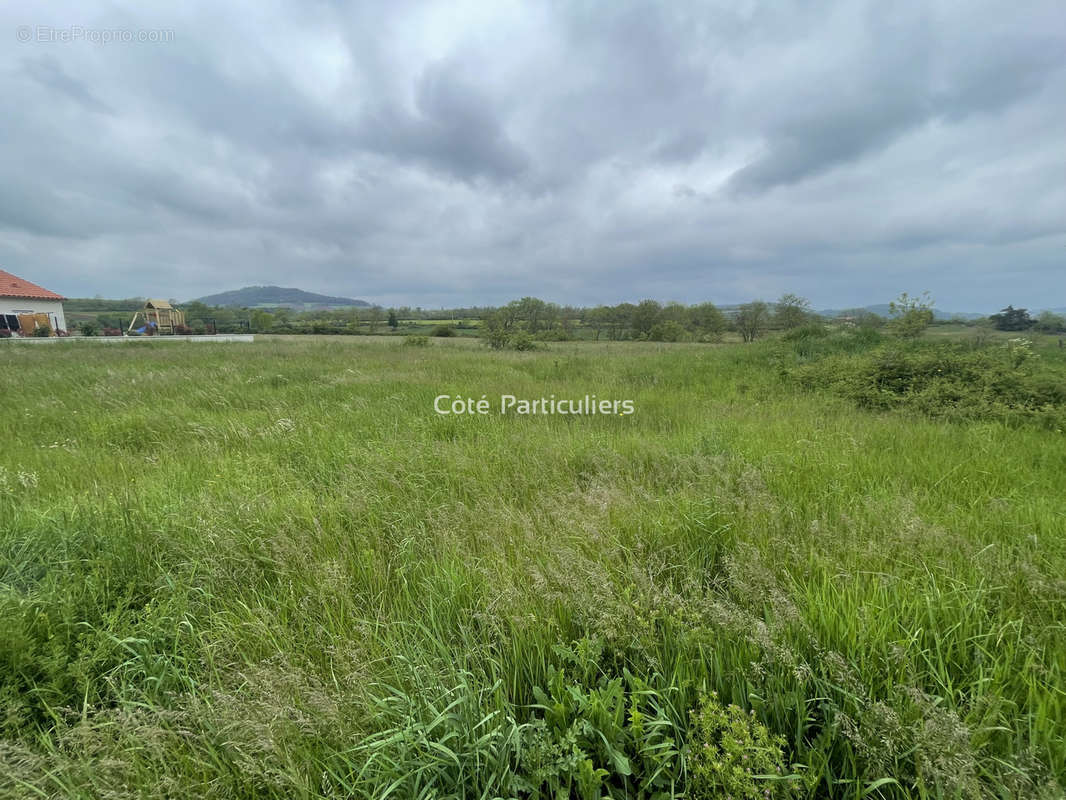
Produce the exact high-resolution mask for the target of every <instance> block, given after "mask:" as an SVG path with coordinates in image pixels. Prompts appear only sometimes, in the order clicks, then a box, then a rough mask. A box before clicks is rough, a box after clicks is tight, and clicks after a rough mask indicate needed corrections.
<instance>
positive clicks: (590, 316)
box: [584, 306, 611, 341]
mask: <svg viewBox="0 0 1066 800" xmlns="http://www.w3.org/2000/svg"><path fill="white" fill-rule="evenodd" d="M584 322H585V324H586V325H588V326H589V327H590V328H592V332H593V334H594V335H595V337H596V341H599V340H600V333H601V332H602V331H603V330H604V329H606V328H607V327H609V326H610V324H611V309H610V308H608V307H607V306H596V307H595V308H590V309H589V310H588V311H587V312H585V319H584Z"/></svg>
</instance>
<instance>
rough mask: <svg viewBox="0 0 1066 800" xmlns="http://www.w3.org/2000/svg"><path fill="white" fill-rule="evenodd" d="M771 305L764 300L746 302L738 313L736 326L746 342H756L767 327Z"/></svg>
mask: <svg viewBox="0 0 1066 800" xmlns="http://www.w3.org/2000/svg"><path fill="white" fill-rule="evenodd" d="M769 316H770V307H769V306H768V305H767V304H766V303H764V302H763V301H762V300H753V301H752V302H750V303H744V304H743V305H742V306H741V307H740V311H739V312H738V313H737V317H736V320H735V321H736V326H737V330H738V331H740V336H741V338H742V339H743V340H744V341H745V342H754V341H755V340H756V339H757V338H758V337H759V334H761V333H762V332H763V331H764V330H765V329H766V323H767V321H768V319H769Z"/></svg>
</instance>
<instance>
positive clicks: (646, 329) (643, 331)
mask: <svg viewBox="0 0 1066 800" xmlns="http://www.w3.org/2000/svg"><path fill="white" fill-rule="evenodd" d="M662 315H663V307H662V306H661V305H659V304H658V303H657V302H656V301H654V300H641V301H640V302H639V303H638V304H637V307H636V308H635V309H634V311H633V318H632V323H631V324H632V326H633V335H634V336H635V337H637V338H644V339H646V338H648V336H649V335H650V334H651V329H652V328H654V327H655V325H656V323H658V322H659V320H661V319H662Z"/></svg>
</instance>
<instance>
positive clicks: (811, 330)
mask: <svg viewBox="0 0 1066 800" xmlns="http://www.w3.org/2000/svg"><path fill="white" fill-rule="evenodd" d="M828 335H829V331H828V330H826V327H825V325H822V324H821V323H810V324H809V325H801V326H800V327H798V328H793V329H792V330H790V331H788V332H787V333H786V334H785V335H784V336H782V337H781V338H782V339H784V340H785V341H786V342H805V341H808V340H809V339H824V338H825V337H827V336H828Z"/></svg>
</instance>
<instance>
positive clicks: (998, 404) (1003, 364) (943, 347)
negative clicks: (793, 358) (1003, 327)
mask: <svg viewBox="0 0 1066 800" xmlns="http://www.w3.org/2000/svg"><path fill="white" fill-rule="evenodd" d="M1035 359H1036V354H1035V353H1034V352H1033V350H1032V346H1031V343H1030V342H1028V340H1024V339H1017V340H1011V341H1010V342H1008V343H1007V344H1006V345H1004V346H998V347H986V348H982V349H975V348H974V346H973V345H972V343H971V344H965V343H964V344H950V345H949V344H943V343H938V344H935V345H919V344H913V345H911V346H909V347H908V346H894V347H880V348H877V349H875V350H872V351H870V352H867V353H863V354H861V355H846V354H836V355H831V356H828V357H825V358H822V359H820V360H818V361H815V362H813V363H811V364H807V365H805V366H801V367H798V368H796V369H794V370H792V371H789V372H787V374H788V375H789V376H791V377H792V378H794V379H796V380H798V382H799V383H800V384H801V385H803V386H805V387H807V388H811V389H815V388H826V389H829V390H830V391H832V392H834V393H835V394H838V395H840V396H842V397H845V398H847V399H849V400H851V401H853V402H854V403H855V404H856V405H858V406H860V407H862V408H869V409H879V410H889V409H905V410H911V411H916V412H918V413H921V414H924V415H926V416H930V417H936V418H944V419H959V420H961V419H967V420H998V421H1001V422H1013V423H1019V422H1024V421H1036V420H1041V421H1043V423H1044V424H1046V425H1048V426H1050V427H1055V428H1062V427H1063V418H1064V417H1066V381H1063V379H1062V376H1061V375H1059V374H1051V375H1048V374H1035V372H1034V370H1033V363H1034V362H1035Z"/></svg>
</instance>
